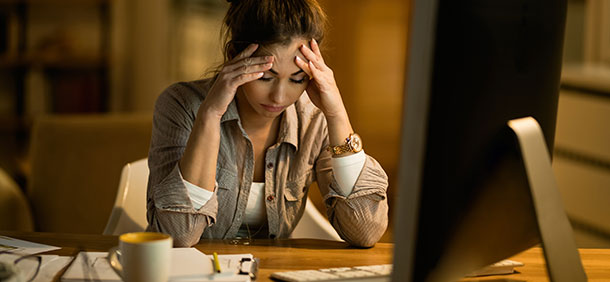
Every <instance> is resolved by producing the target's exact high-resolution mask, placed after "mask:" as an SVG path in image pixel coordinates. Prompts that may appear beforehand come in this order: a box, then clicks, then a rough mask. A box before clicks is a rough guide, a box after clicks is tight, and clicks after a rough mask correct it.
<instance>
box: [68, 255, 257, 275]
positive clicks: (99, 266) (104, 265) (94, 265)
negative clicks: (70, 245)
mask: <svg viewBox="0 0 610 282" xmlns="http://www.w3.org/2000/svg"><path fill="white" fill-rule="evenodd" d="M107 254H108V253H107V252H80V253H79V254H78V256H77V257H76V259H75V260H74V263H72V265H71V266H70V267H69V268H68V270H67V271H66V273H64V275H63V277H62V278H61V281H120V280H121V279H120V277H119V276H118V275H117V274H116V273H115V272H114V270H113V269H112V268H111V266H110V263H109V262H108V259H106V256H107ZM169 280H170V281H239V282H242V281H243V282H247V281H250V278H249V277H248V276H247V275H235V274H228V273H227V274H224V273H223V275H215V274H214V268H213V265H212V260H211V259H210V258H208V256H206V255H205V254H204V253H202V252H200V251H199V250H197V249H195V248H174V249H172V264H171V266H170V279H169Z"/></svg>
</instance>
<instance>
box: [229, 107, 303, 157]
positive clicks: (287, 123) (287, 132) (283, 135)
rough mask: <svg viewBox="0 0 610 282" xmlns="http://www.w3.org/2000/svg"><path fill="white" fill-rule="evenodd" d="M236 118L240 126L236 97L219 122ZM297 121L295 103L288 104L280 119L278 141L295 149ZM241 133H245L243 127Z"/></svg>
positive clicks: (297, 139)
mask: <svg viewBox="0 0 610 282" xmlns="http://www.w3.org/2000/svg"><path fill="white" fill-rule="evenodd" d="M230 120H237V121H238V123H239V126H240V127H241V118H240V117H239V112H238V111H237V99H233V101H231V103H230V104H229V107H228V108H227V111H226V112H225V114H224V115H222V118H221V119H220V123H224V122H225V121H230ZM298 126H299V121H298V117H297V109H296V107H295V104H292V105H290V106H289V107H287V108H286V110H284V113H283V116H282V120H281V121H280V131H279V133H278V138H277V139H278V143H288V144H291V145H292V146H294V148H295V150H298V149H299V134H298V131H299V128H298ZM241 130H242V133H243V134H245V131H244V130H243V128H241Z"/></svg>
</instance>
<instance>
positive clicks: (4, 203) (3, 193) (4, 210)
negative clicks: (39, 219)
mask: <svg viewBox="0 0 610 282" xmlns="http://www.w3.org/2000/svg"><path fill="white" fill-rule="evenodd" d="M0 230H16V231H33V230H34V223H33V220H32V211H31V210H30V205H29V204H28V201H27V200H26V198H25V196H24V195H23V192H21V189H20V188H19V186H18V185H17V183H15V181H13V179H12V178H11V177H10V176H9V175H8V174H7V173H6V172H5V171H4V170H2V169H1V168H0Z"/></svg>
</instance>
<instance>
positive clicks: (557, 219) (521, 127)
mask: <svg viewBox="0 0 610 282" xmlns="http://www.w3.org/2000/svg"><path fill="white" fill-rule="evenodd" d="M508 126H509V127H510V128H511V129H512V131H513V132H514V133H515V135H516V136H517V139H518V141H519V145H520V149H521V155H522V157H523V162H524V165H525V170H526V172H527V179H528V182H529V186H530V191H531V195H532V202H533V204H534V210H535V212H536V221H537V222H538V231H539V233H540V239H541V242H542V248H543V251H544V257H545V260H546V266H547V271H548V275H549V277H550V280H551V281H554V282H558V281H566V282H578V281H587V275H586V274H585V271H584V269H583V266H582V262H581V261H580V255H579V253H578V249H577V247H576V243H575V241H574V236H573V231H572V227H571V225H570V223H569V221H568V218H567V216H566V213H565V210H564V208H563V204H562V201H561V197H560V195H559V190H558V188H557V183H556V181H555V176H554V174H553V170H552V167H551V160H550V157H549V153H548V149H547V147H546V144H545V141H544V136H543V134H542V130H541V128H540V126H539V125H538V122H537V121H536V120H535V119H534V118H532V117H526V118H521V119H514V120H511V121H509V122H508Z"/></svg>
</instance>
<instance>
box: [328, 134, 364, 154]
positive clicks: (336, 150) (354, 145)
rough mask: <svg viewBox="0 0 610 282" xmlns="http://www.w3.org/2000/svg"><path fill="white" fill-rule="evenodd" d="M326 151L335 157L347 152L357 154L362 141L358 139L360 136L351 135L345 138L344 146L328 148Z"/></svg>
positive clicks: (360, 149) (360, 148)
mask: <svg viewBox="0 0 610 282" xmlns="http://www.w3.org/2000/svg"><path fill="white" fill-rule="evenodd" d="M328 151H330V152H331V153H333V155H335V156H338V155H341V154H343V153H347V152H353V153H358V152H360V151H362V139H360V135H358V134H356V133H352V134H350V135H349V137H347V138H345V144H343V145H338V146H332V145H331V146H328Z"/></svg>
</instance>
